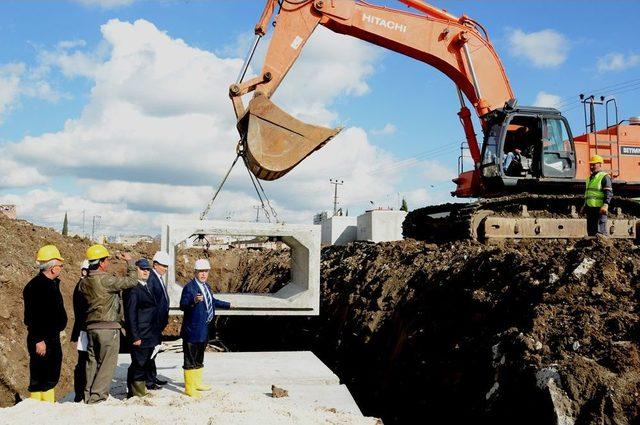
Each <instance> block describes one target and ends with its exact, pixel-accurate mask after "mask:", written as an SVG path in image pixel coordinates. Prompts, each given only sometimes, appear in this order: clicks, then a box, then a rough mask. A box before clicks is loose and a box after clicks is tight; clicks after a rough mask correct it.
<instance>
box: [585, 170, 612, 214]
mask: <svg viewBox="0 0 640 425" xmlns="http://www.w3.org/2000/svg"><path fill="white" fill-rule="evenodd" d="M606 175H607V173H606V172H604V171H600V172H598V174H596V175H595V176H594V177H593V179H592V178H591V176H589V177H587V188H586V190H585V193H584V199H585V205H586V206H588V207H595V208H600V207H601V206H603V205H604V190H602V180H603V179H604V178H605V176H606Z"/></svg>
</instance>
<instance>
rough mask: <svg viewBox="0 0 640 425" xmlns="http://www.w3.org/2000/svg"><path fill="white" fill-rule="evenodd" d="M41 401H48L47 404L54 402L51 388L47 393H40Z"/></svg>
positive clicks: (54, 398)
mask: <svg viewBox="0 0 640 425" xmlns="http://www.w3.org/2000/svg"><path fill="white" fill-rule="evenodd" d="M42 401H48V402H49V403H55V402H56V395H55V391H54V389H53V388H51V389H50V390H49V391H43V392H42Z"/></svg>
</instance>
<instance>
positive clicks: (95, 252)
mask: <svg viewBox="0 0 640 425" xmlns="http://www.w3.org/2000/svg"><path fill="white" fill-rule="evenodd" d="M108 256H109V251H107V248H105V247H104V246H102V245H91V246H90V247H89V249H87V260H89V261H93V260H99V259H101V258H106V257H108Z"/></svg>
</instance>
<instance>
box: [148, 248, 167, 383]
mask: <svg viewBox="0 0 640 425" xmlns="http://www.w3.org/2000/svg"><path fill="white" fill-rule="evenodd" d="M168 268H169V254H167V253H166V252H163V251H158V252H156V253H155V255H154V256H153V268H152V270H151V273H150V274H149V280H148V281H147V285H148V286H149V289H150V290H151V293H152V294H153V296H154V297H155V299H156V320H157V326H156V329H155V331H156V335H155V336H156V339H157V341H158V344H160V341H161V339H162V331H163V330H164V328H165V327H166V326H167V323H169V293H168V292H167V285H166V282H165V280H164V276H165V275H166V273H167V269H168ZM146 382H147V389H149V390H158V389H160V385H164V384H166V383H167V381H164V380H162V379H158V372H157V369H156V360H155V357H154V358H152V359H151V362H150V363H149V373H148V376H147V379H146Z"/></svg>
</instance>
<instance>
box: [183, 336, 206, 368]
mask: <svg viewBox="0 0 640 425" xmlns="http://www.w3.org/2000/svg"><path fill="white" fill-rule="evenodd" d="M206 346H207V343H206V342H197V343H193V344H192V343H190V342H182V351H183V353H184V365H183V366H182V368H183V369H185V370H189V369H202V368H203V367H204V349H205V348H206Z"/></svg>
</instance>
